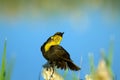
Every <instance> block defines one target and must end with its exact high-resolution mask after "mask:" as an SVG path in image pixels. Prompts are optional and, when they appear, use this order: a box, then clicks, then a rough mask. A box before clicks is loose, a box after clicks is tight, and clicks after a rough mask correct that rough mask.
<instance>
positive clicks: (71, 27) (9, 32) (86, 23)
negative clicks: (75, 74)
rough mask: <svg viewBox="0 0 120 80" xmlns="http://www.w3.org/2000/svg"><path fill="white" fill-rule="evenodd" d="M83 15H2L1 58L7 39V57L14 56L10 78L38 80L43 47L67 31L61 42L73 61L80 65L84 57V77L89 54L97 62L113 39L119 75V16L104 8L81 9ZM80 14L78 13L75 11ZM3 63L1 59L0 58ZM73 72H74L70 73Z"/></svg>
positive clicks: (0, 28) (0, 19) (115, 71)
mask: <svg viewBox="0 0 120 80" xmlns="http://www.w3.org/2000/svg"><path fill="white" fill-rule="evenodd" d="M81 11H82V13H81V14H80V15H77V14H74V13H72V14H70V13H69V12H68V13H65V14H64V15H63V14H62V15H61V14H57V15H52V16H50V17H49V18H46V17H43V16H38V17H37V18H33V17H32V16H30V14H29V13H24V14H21V15H19V16H15V18H11V17H9V16H6V15H4V14H2V15H1V16H0V59H1V56H2V52H3V45H4V40H5V38H7V60H8V62H9V60H10V59H11V57H14V58H15V66H14V70H13V74H12V79H11V80H38V75H39V72H40V71H41V69H42V65H43V64H44V63H45V62H46V60H45V59H44V58H43V56H42V54H41V51H40V46H41V45H42V44H43V43H44V42H45V41H46V40H47V38H48V37H49V36H51V35H53V34H54V33H55V32H58V31H61V32H65V34H64V36H63V40H62V42H61V45H62V46H63V47H64V48H65V49H66V50H67V51H68V52H69V53H70V55H71V58H72V60H73V61H74V63H76V64H77V65H80V59H81V57H82V64H81V66H82V70H81V71H80V77H81V78H82V79H83V78H84V76H85V75H86V74H89V72H90V68H89V67H90V66H89V56H88V55H89V53H93V55H94V60H95V65H96V66H97V64H98V61H99V59H100V50H101V49H104V50H105V52H106V54H107V53H108V50H109V46H110V40H111V39H114V54H113V65H112V68H113V72H114V74H115V75H116V77H117V79H118V80H119V79H120V77H119V74H120V70H119V68H120V64H119V58H120V16H119V13H117V14H116V15H115V16H112V13H111V12H112V11H110V10H108V11H103V10H102V9H96V10H90V9H82V10H81ZM76 13H77V12H76ZM0 62H1V61H0ZM70 73H71V72H70Z"/></svg>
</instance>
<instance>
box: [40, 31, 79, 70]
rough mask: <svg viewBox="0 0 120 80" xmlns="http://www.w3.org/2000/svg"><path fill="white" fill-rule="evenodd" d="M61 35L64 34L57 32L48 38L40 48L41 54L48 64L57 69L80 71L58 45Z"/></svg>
mask: <svg viewBox="0 0 120 80" xmlns="http://www.w3.org/2000/svg"><path fill="white" fill-rule="evenodd" d="M63 34H64V33H61V32H57V33H55V34H54V35H53V36H51V37H49V38H48V40H47V41H46V42H45V43H44V44H43V45H42V46H41V51H42V54H43V56H44V58H45V59H46V60H47V61H48V62H49V64H52V65H53V64H54V65H55V66H56V67H57V68H61V69H66V68H69V69H71V70H74V71H77V70H80V68H79V67H78V66H76V65H75V64H74V63H73V62H72V60H71V58H70V55H69V53H68V52H67V51H66V50H65V49H64V48H63V47H62V46H60V45H59V44H60V42H61V40H62V36H63Z"/></svg>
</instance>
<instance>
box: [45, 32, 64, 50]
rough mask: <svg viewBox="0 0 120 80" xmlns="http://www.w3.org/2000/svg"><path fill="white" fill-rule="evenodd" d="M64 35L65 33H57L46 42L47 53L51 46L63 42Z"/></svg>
mask: <svg viewBox="0 0 120 80" xmlns="http://www.w3.org/2000/svg"><path fill="white" fill-rule="evenodd" d="M63 34H64V32H63V33H62V32H57V33H55V34H54V35H53V36H51V37H49V38H48V40H47V41H46V45H45V51H48V50H49V48H50V47H51V46H54V45H59V44H60V42H61V40H62V36H63Z"/></svg>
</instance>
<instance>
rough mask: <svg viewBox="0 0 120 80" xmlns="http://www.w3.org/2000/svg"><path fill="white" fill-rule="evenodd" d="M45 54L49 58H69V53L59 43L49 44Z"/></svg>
mask: <svg viewBox="0 0 120 80" xmlns="http://www.w3.org/2000/svg"><path fill="white" fill-rule="evenodd" d="M47 54H48V55H49V57H50V58H51V60H52V59H54V60H66V59H67V60H70V55H69V53H68V52H67V51H66V50H65V49H64V48H63V47H62V46H60V45H54V46H51V47H50V50H49V51H48V52H47Z"/></svg>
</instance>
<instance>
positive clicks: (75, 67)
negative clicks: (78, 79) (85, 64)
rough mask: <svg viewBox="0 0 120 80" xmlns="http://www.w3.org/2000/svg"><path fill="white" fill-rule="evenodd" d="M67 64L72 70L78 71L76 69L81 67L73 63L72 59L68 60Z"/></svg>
mask: <svg viewBox="0 0 120 80" xmlns="http://www.w3.org/2000/svg"><path fill="white" fill-rule="evenodd" d="M67 65H68V67H69V68H70V69H71V70H73V71H78V70H80V69H81V68H80V67H78V66H77V65H75V64H74V63H73V62H72V61H68V62H67Z"/></svg>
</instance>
